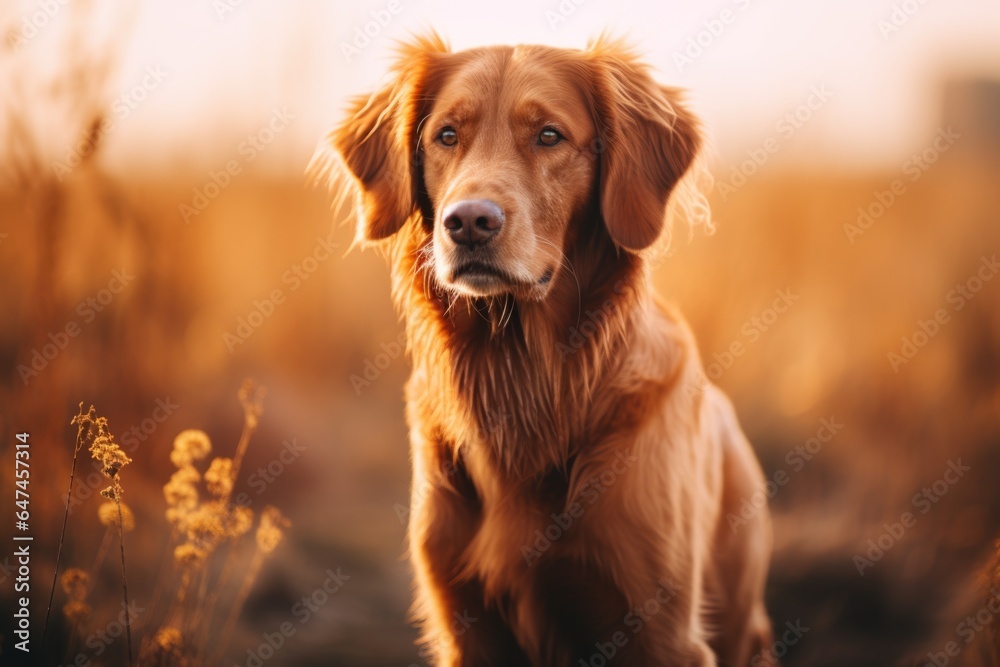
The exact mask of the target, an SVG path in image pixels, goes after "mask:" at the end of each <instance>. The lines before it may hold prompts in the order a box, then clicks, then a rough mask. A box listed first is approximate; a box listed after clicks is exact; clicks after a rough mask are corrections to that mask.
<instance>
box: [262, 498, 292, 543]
mask: <svg viewBox="0 0 1000 667" xmlns="http://www.w3.org/2000/svg"><path fill="white" fill-rule="evenodd" d="M290 525H291V522H290V521H289V520H288V519H286V518H285V517H284V516H282V514H281V511H280V510H279V509H278V508H277V507H272V506H271V505H268V506H267V507H265V508H264V511H263V512H261V515H260V526H259V527H258V528H257V548H258V549H260V550H261V551H262V552H263V553H265V554H269V553H271V552H272V551H274V550H275V549H276V548H277V547H278V545H279V544H280V543H281V538H282V537H284V531H285V529H286V528H288V526H290Z"/></svg>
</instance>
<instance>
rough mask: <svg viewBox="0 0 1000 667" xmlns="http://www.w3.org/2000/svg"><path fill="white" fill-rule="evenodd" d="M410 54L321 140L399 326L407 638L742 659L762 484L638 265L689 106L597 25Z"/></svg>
mask: <svg viewBox="0 0 1000 667" xmlns="http://www.w3.org/2000/svg"><path fill="white" fill-rule="evenodd" d="M401 48H402V53H401V54H400V57H399V61H398V64H397V65H396V66H395V69H394V71H393V73H392V75H391V80H390V81H388V82H387V84H386V85H385V87H384V88H382V89H381V90H379V91H377V92H376V93H374V94H373V95H371V96H370V97H365V98H364V99H360V100H358V101H356V102H355V103H354V104H353V106H352V107H351V109H350V113H349V117H348V118H347V120H346V121H344V122H343V123H342V124H341V125H340V126H339V127H337V128H336V129H335V130H334V132H333V133H332V134H331V137H330V140H329V144H330V145H331V147H332V149H333V151H332V152H333V153H334V154H335V155H337V156H338V157H339V161H340V165H341V166H342V167H345V168H346V171H347V172H348V174H349V177H350V178H349V179H348V181H349V184H350V185H352V186H356V190H357V192H358V205H357V209H358V215H359V224H358V238H359V240H360V241H363V242H367V243H371V244H376V245H379V246H381V247H382V248H383V249H384V251H385V252H386V254H387V255H388V258H389V262H390V264H391V271H392V284H393V296H394V299H395V302H396V304H397V307H398V309H399V311H400V313H401V315H402V317H403V319H404V320H405V324H406V331H407V338H408V351H409V356H410V358H411V361H412V366H413V369H412V375H411V377H410V380H409V382H408V384H407V387H406V399H407V412H406V414H407V418H408V422H409V426H410V441H411V446H412V456H413V487H412V506H411V509H412V513H411V517H410V524H409V550H410V557H411V559H412V564H413V567H414V570H415V577H416V589H417V601H416V604H415V614H416V616H417V619H418V621H419V623H420V625H421V628H422V631H423V634H422V640H423V642H424V644H425V647H426V648H425V652H424V653H423V655H425V656H426V657H428V659H429V660H430V661H431V662H432V663H433V664H434V665H444V666H449V667H451V666H457V665H475V666H486V665H496V666H498V667H512V666H517V665H532V666H534V667H562V666H565V667H570V666H573V667H576V666H579V665H584V666H586V665H605V664H620V665H650V666H655V667H666V666H675V665H676V666H682V665H683V666H695V665H697V666H699V667H704V666H706V665H729V666H733V667H744V666H745V665H748V664H750V662H751V656H753V655H755V654H757V653H758V652H760V651H762V650H766V649H767V648H769V642H770V640H771V639H770V638H771V630H770V621H769V619H768V615H767V612H766V610H765V607H764V602H763V589H764V582H765V578H766V572H767V567H768V560H769V557H770V541H771V538H770V523H769V518H768V516H767V513H766V510H762V511H761V512H759V513H758V514H756V515H755V516H753V517H751V518H749V519H747V520H745V521H744V519H745V516H744V517H742V518H741V519H740V521H739V522H738V524H734V525H732V526H731V525H730V522H729V521H727V520H726V517H727V515H728V516H730V517H733V516H738V515H739V514H740V505H741V502H742V501H743V499H745V498H749V497H750V496H751V495H752V494H753V492H754V491H755V490H757V489H758V488H760V487H761V485H762V484H763V477H762V474H761V471H760V468H759V465H758V463H757V461H756V458H755V456H754V454H753V451H752V449H751V447H750V445H749V443H748V442H747V440H746V438H745V437H744V436H743V434H742V432H741V431H740V427H739V425H738V424H737V420H736V417H735V415H734V412H733V408H732V406H731V405H730V403H729V401H728V400H727V399H726V398H725V397H724V396H723V394H722V393H721V392H720V391H719V390H718V389H716V388H715V387H713V386H712V385H710V384H709V383H708V382H707V381H706V380H705V377H704V374H703V372H702V366H701V362H700V360H699V356H698V352H697V349H696V347H695V343H694V340H693V338H692V334H691V332H690V331H689V330H688V328H687V326H686V325H685V323H684V322H683V320H682V319H681V318H680V317H679V316H678V315H677V314H676V313H674V312H673V311H672V310H670V309H668V308H666V307H664V306H662V305H661V304H660V303H659V302H658V301H657V299H656V297H655V295H654V294H653V291H652V287H651V283H650V275H649V274H650V269H651V266H650V254H649V253H650V249H651V248H655V247H656V242H657V241H658V239H660V237H661V236H665V233H666V231H665V230H666V228H667V227H669V225H668V223H667V219H668V217H669V216H668V211H670V210H671V206H670V204H671V202H670V200H671V194H672V193H674V197H673V199H677V198H678V197H679V196H680V195H679V194H678V182H679V181H680V180H681V178H682V177H683V176H685V173H686V172H688V171H689V168H690V167H691V165H692V162H693V161H694V159H695V157H696V154H697V153H698V151H699V149H700V147H701V143H702V142H701V138H700V134H699V129H698V123H697V122H696V120H695V118H694V117H692V115H691V113H689V112H688V111H687V110H686V109H685V107H684V106H683V105H682V103H681V101H680V99H679V94H678V92H677V91H676V90H674V89H671V88H666V87H663V86H661V85H659V84H657V83H656V82H655V81H654V80H653V79H652V78H651V76H650V74H649V72H648V70H647V68H646V67H645V66H644V65H642V64H641V63H640V62H639V61H638V60H637V59H636V57H635V56H634V55H633V54H632V53H631V52H630V51H629V50H628V49H627V48H626V47H624V46H623V45H621V44H620V43H618V42H615V41H611V40H608V39H606V38H601V39H599V40H596V41H595V42H593V43H592V44H591V45H590V46H589V47H588V48H587V49H586V50H583V51H578V50H569V49H557V48H549V47H545V46H516V47H507V46H497V47H488V48H477V49H472V50H468V51H463V52H451V51H450V50H449V48H448V47H447V46H446V45H445V44H444V43H443V42H442V41H441V40H440V38H438V37H437V36H436V35H432V36H430V37H424V38H418V39H416V40H415V41H414V42H412V43H410V44H408V45H404V46H403V47H401ZM759 661H760V659H758V660H756V661H755V662H759Z"/></svg>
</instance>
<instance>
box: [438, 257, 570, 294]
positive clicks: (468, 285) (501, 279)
mask: <svg viewBox="0 0 1000 667" xmlns="http://www.w3.org/2000/svg"><path fill="white" fill-rule="evenodd" d="M553 272H554V270H553V269H551V268H550V269H548V270H546V271H545V272H544V273H543V274H542V276H541V277H539V278H538V279H537V280H525V279H524V278H519V277H517V276H515V275H513V274H511V273H509V272H507V271H504V270H503V269H501V268H499V267H497V266H494V265H493V264H490V263H487V262H481V261H472V262H466V263H464V264H460V265H459V266H458V267H456V268H455V269H454V270H452V271H451V275H450V276H449V280H448V282H449V283H451V284H452V285H454V286H456V287H458V288H459V289H460V290H463V291H468V292H471V293H473V294H474V295H476V296H488V295H492V294H499V293H501V292H512V293H515V294H520V293H522V292H523V293H525V294H528V293H530V292H534V291H535V290H538V289H544V288H546V287H547V286H548V284H549V283H550V282H551V281H552V276H553Z"/></svg>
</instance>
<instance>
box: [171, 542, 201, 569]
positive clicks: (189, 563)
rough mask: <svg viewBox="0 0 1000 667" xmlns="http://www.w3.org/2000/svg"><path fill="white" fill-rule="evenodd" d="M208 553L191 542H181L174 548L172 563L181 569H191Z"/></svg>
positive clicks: (198, 564) (199, 563)
mask: <svg viewBox="0 0 1000 667" xmlns="http://www.w3.org/2000/svg"><path fill="white" fill-rule="evenodd" d="M207 557H208V554H207V553H205V551H204V550H203V549H199V548H198V547H196V546H194V545H193V544H182V545H180V546H179V547H177V548H176V549H174V563H176V564H177V567H179V568H180V569H181V570H192V569H194V568H196V567H198V566H200V565H201V564H202V563H204V562H205V558H207Z"/></svg>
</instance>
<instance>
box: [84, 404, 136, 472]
mask: <svg viewBox="0 0 1000 667" xmlns="http://www.w3.org/2000/svg"><path fill="white" fill-rule="evenodd" d="M107 421H108V420H107V419H105V418H104V417H99V418H98V420H97V425H98V429H99V435H98V436H97V437H96V438H94V442H92V443H91V445H90V455H91V456H92V457H94V460H96V461H100V463H101V465H102V466H103V468H102V469H101V473H103V474H104V476H105V477H107V478H108V479H115V478H117V477H118V472H119V471H120V470H121V469H122V468H123V467H124V466H126V465H128V464H129V463H131V462H132V459H130V458H129V457H128V455H126V454H125V452H124V451H122V448H121V447H119V446H118V443H117V442H115V439H114V437H113V436H112V435H111V434H110V433H109V432H108V431H107V428H108V424H107Z"/></svg>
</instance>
